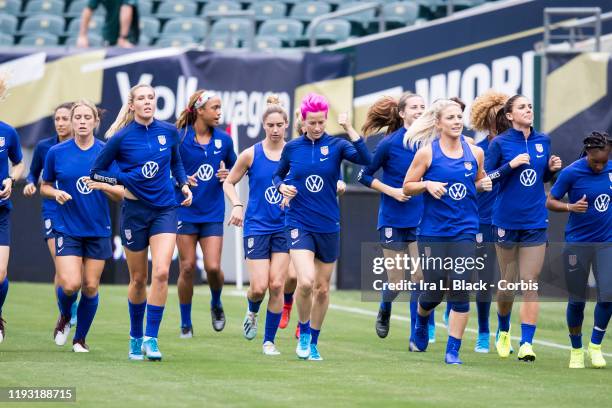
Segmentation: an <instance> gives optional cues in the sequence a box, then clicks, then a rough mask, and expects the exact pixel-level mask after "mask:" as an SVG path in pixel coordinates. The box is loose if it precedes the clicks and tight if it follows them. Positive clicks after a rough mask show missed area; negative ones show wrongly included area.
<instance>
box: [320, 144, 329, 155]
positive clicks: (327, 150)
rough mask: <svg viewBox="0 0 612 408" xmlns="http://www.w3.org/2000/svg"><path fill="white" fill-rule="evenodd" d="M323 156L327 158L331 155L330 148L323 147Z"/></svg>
mask: <svg viewBox="0 0 612 408" xmlns="http://www.w3.org/2000/svg"><path fill="white" fill-rule="evenodd" d="M321 154H322V155H323V156H327V155H328V154H329V146H321Z"/></svg>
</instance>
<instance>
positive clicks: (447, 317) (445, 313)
mask: <svg viewBox="0 0 612 408" xmlns="http://www.w3.org/2000/svg"><path fill="white" fill-rule="evenodd" d="M448 319H449V313H448V310H447V309H444V314H443V315H442V322H444V325H445V326H446V327H448Z"/></svg>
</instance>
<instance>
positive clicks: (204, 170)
mask: <svg viewBox="0 0 612 408" xmlns="http://www.w3.org/2000/svg"><path fill="white" fill-rule="evenodd" d="M213 173H214V170H213V168H212V166H211V165H210V164H203V165H201V166H200V168H199V169H198V172H197V173H196V177H197V178H199V179H200V180H202V181H208V180H210V179H211V178H212V176H213Z"/></svg>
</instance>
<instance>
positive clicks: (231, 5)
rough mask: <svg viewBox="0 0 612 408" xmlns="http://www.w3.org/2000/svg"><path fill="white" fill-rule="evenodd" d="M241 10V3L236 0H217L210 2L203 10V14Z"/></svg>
mask: <svg viewBox="0 0 612 408" xmlns="http://www.w3.org/2000/svg"><path fill="white" fill-rule="evenodd" d="M238 10H241V7H240V3H237V2H235V1H215V2H214V3H208V4H206V5H205V6H204V9H203V10H202V15H203V16H205V15H206V14H208V13H211V12H214V13H227V12H228V11H238Z"/></svg>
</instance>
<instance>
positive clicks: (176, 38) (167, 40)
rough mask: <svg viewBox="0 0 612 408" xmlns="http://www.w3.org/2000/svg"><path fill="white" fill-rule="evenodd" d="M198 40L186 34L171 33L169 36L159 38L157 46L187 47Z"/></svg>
mask: <svg viewBox="0 0 612 408" xmlns="http://www.w3.org/2000/svg"><path fill="white" fill-rule="evenodd" d="M196 43H197V41H196V40H195V38H192V37H191V36H188V35H185V34H176V35H169V36H167V37H162V38H160V39H159V40H157V43H156V44H155V45H156V46H157V47H185V46H188V45H193V44H196Z"/></svg>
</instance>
